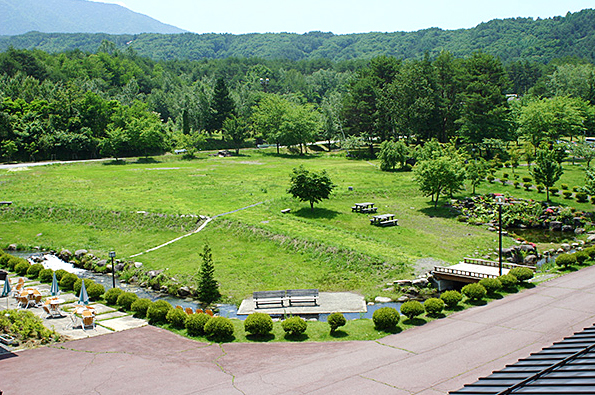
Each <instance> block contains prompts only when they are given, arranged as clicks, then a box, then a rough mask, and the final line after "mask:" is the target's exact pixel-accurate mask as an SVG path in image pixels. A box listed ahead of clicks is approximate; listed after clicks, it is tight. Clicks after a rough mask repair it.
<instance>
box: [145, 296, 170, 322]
mask: <svg viewBox="0 0 595 395" xmlns="http://www.w3.org/2000/svg"><path fill="white" fill-rule="evenodd" d="M171 309H173V307H172V305H171V304H169V303H168V302H166V301H165V300H157V301H155V302H153V304H151V305H150V306H149V308H148V309H147V319H148V320H149V324H165V323H166V322H167V313H168V312H169V311H170V310H171Z"/></svg>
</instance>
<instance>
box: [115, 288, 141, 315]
mask: <svg viewBox="0 0 595 395" xmlns="http://www.w3.org/2000/svg"><path fill="white" fill-rule="evenodd" d="M137 299H138V296H137V295H136V294H135V293H134V292H123V293H121V294H120V295H118V299H116V304H117V305H118V306H120V310H124V311H126V310H130V306H132V303H134V302H136V300H137Z"/></svg>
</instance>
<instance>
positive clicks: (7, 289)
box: [0, 277, 10, 297]
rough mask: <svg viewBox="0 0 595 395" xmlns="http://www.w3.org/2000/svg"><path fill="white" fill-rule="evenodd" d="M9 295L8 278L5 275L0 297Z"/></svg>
mask: <svg viewBox="0 0 595 395" xmlns="http://www.w3.org/2000/svg"><path fill="white" fill-rule="evenodd" d="M8 295H10V280H8V277H6V280H4V288H3V289H2V295H0V297H5V296H8Z"/></svg>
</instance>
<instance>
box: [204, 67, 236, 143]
mask: <svg viewBox="0 0 595 395" xmlns="http://www.w3.org/2000/svg"><path fill="white" fill-rule="evenodd" d="M209 110H210V114H209V122H208V126H207V129H208V130H209V131H210V132H212V131H215V130H221V128H222V127H223V121H225V119H226V118H227V117H229V116H231V115H233V114H234V113H235V104H234V102H233V99H232V98H231V96H230V95H229V89H227V85H226V84H225V80H224V79H223V78H218V79H217V82H216V83H215V90H214V92H213V99H212V100H211V105H210V109H209Z"/></svg>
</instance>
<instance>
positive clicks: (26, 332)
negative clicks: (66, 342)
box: [0, 310, 60, 344]
mask: <svg viewBox="0 0 595 395" xmlns="http://www.w3.org/2000/svg"><path fill="white" fill-rule="evenodd" d="M0 333H3V334H7V335H10V336H13V337H14V338H15V339H16V340H17V341H18V342H20V343H23V342H27V341H30V340H35V341H38V342H41V343H42V344H44V343H48V342H50V341H53V340H58V339H59V338H60V335H59V334H57V333H56V332H54V331H53V330H51V329H48V328H46V327H45V326H44V325H43V322H42V320H41V318H39V317H37V316H35V315H34V314H33V313H32V312H30V311H27V310H5V311H3V312H2V314H1V315H0Z"/></svg>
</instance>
